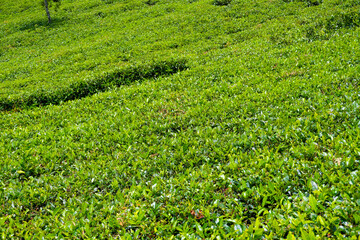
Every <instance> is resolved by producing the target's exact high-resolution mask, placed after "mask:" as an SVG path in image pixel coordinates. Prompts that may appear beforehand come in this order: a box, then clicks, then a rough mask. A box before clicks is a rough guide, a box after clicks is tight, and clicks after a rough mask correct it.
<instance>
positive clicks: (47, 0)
mask: <svg viewBox="0 0 360 240" xmlns="http://www.w3.org/2000/svg"><path fill="white" fill-rule="evenodd" d="M51 1H52V2H54V3H57V4H60V1H61V0H44V6H45V11H46V15H47V17H48V21H49V23H51V16H50V11H49V2H51Z"/></svg>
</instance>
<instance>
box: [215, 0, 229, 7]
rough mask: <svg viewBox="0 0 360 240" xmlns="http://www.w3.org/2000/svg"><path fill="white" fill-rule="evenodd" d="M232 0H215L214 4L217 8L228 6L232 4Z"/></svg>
mask: <svg viewBox="0 0 360 240" xmlns="http://www.w3.org/2000/svg"><path fill="white" fill-rule="evenodd" d="M231 1H232V0H214V2H213V4H214V5H215V6H226V5H229V4H230V3H231Z"/></svg>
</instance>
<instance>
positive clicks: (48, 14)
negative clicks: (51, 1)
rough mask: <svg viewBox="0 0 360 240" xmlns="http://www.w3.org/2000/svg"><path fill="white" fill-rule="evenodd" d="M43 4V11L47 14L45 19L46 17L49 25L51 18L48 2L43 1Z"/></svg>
mask: <svg viewBox="0 0 360 240" xmlns="http://www.w3.org/2000/svg"><path fill="white" fill-rule="evenodd" d="M44 3H45V10H46V14H47V17H48V20H49V23H51V17H50V12H49V5H48V2H47V1H46V0H44Z"/></svg>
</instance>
